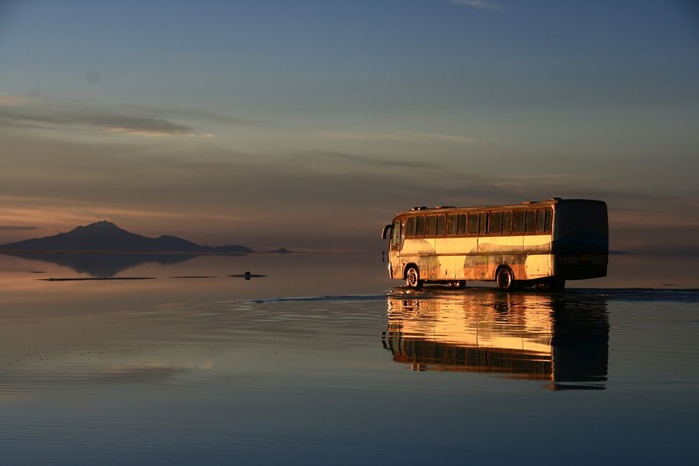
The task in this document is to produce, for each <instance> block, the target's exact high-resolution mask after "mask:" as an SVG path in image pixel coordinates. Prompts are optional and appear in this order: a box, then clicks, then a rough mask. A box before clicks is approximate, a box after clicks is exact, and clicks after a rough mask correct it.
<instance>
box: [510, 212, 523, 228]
mask: <svg viewBox="0 0 699 466" xmlns="http://www.w3.org/2000/svg"><path fill="white" fill-rule="evenodd" d="M512 233H516V234H522V233H524V211H523V210H516V211H515V213H514V222H513V225H512Z"/></svg>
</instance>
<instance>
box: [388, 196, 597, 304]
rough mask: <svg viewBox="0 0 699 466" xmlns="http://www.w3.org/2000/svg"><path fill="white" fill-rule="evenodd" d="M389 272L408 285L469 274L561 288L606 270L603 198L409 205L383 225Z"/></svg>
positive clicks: (506, 286) (507, 286)
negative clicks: (473, 205) (519, 202)
mask: <svg viewBox="0 0 699 466" xmlns="http://www.w3.org/2000/svg"><path fill="white" fill-rule="evenodd" d="M381 236H382V238H384V239H386V238H388V239H389V242H388V273H389V276H390V277H391V278H394V279H399V280H405V283H406V285H407V286H408V287H410V288H420V287H422V285H423V284H424V283H448V284H450V285H451V286H455V287H460V288H463V287H464V286H465V285H466V281H467V280H477V281H495V283H496V284H497V286H498V288H500V289H502V290H513V289H517V288H523V287H528V286H537V287H538V288H541V289H547V290H552V291H555V290H561V289H563V288H565V282H566V280H581V279H587V278H597V277H604V276H606V275H607V262H608V261H607V256H608V252H609V234H608V222H607V205H606V204H605V203H604V202H603V201H596V200H588V199H560V198H553V199H550V200H546V201H540V202H523V203H521V204H511V205H498V206H485V207H453V206H447V207H441V206H440V207H434V208H428V207H413V208H412V209H411V210H409V211H406V212H401V213H399V214H398V215H396V217H395V218H394V219H393V222H392V223H391V224H389V225H386V226H385V227H384V229H383V232H382V235H381Z"/></svg>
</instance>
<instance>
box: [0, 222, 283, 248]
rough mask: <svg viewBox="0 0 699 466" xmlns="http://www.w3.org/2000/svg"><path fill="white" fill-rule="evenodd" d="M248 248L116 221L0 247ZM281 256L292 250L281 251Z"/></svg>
mask: <svg viewBox="0 0 699 466" xmlns="http://www.w3.org/2000/svg"><path fill="white" fill-rule="evenodd" d="M253 252H255V251H253V250H252V249H250V248H248V247H247V246H240V245H231V246H201V245H199V244H196V243H193V242H191V241H188V240H186V239H182V238H178V237H176V236H168V235H163V236H159V237H157V238H149V237H146V236H142V235H138V234H136V233H131V232H129V231H126V230H124V229H122V228H119V227H118V226H116V225H115V224H113V223H112V222H108V221H101V222H96V223H92V224H90V225H86V226H79V227H76V228H74V229H73V230H71V231H69V232H67V233H59V234H57V235H53V236H46V237H43V238H35V239H28V240H25V241H18V242H15V243H8V244H2V245H0V253H7V254H21V253H58V254H60V253H72V254H90V253H97V254H106V253H110V254H169V253H172V254H175V253H177V254H192V255H198V254H249V253H253ZM278 252H279V253H287V252H289V251H287V250H285V249H281V250H279V251H278Z"/></svg>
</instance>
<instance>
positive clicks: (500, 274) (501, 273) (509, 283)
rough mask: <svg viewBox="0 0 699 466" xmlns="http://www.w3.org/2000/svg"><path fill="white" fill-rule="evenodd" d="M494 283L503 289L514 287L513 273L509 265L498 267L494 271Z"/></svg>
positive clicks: (512, 288) (507, 289)
mask: <svg viewBox="0 0 699 466" xmlns="http://www.w3.org/2000/svg"><path fill="white" fill-rule="evenodd" d="M495 283H496V284H497V285H498V288H500V289H501V290H503V291H512V290H514V289H515V274H513V273H512V270H510V268H509V267H500V268H499V269H498V271H497V272H496V273H495Z"/></svg>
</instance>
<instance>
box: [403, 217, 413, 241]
mask: <svg viewBox="0 0 699 466" xmlns="http://www.w3.org/2000/svg"><path fill="white" fill-rule="evenodd" d="M405 229H406V230H407V231H406V234H405V236H407V237H408V238H414V237H415V217H408V221H407V222H406V227H405Z"/></svg>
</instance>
